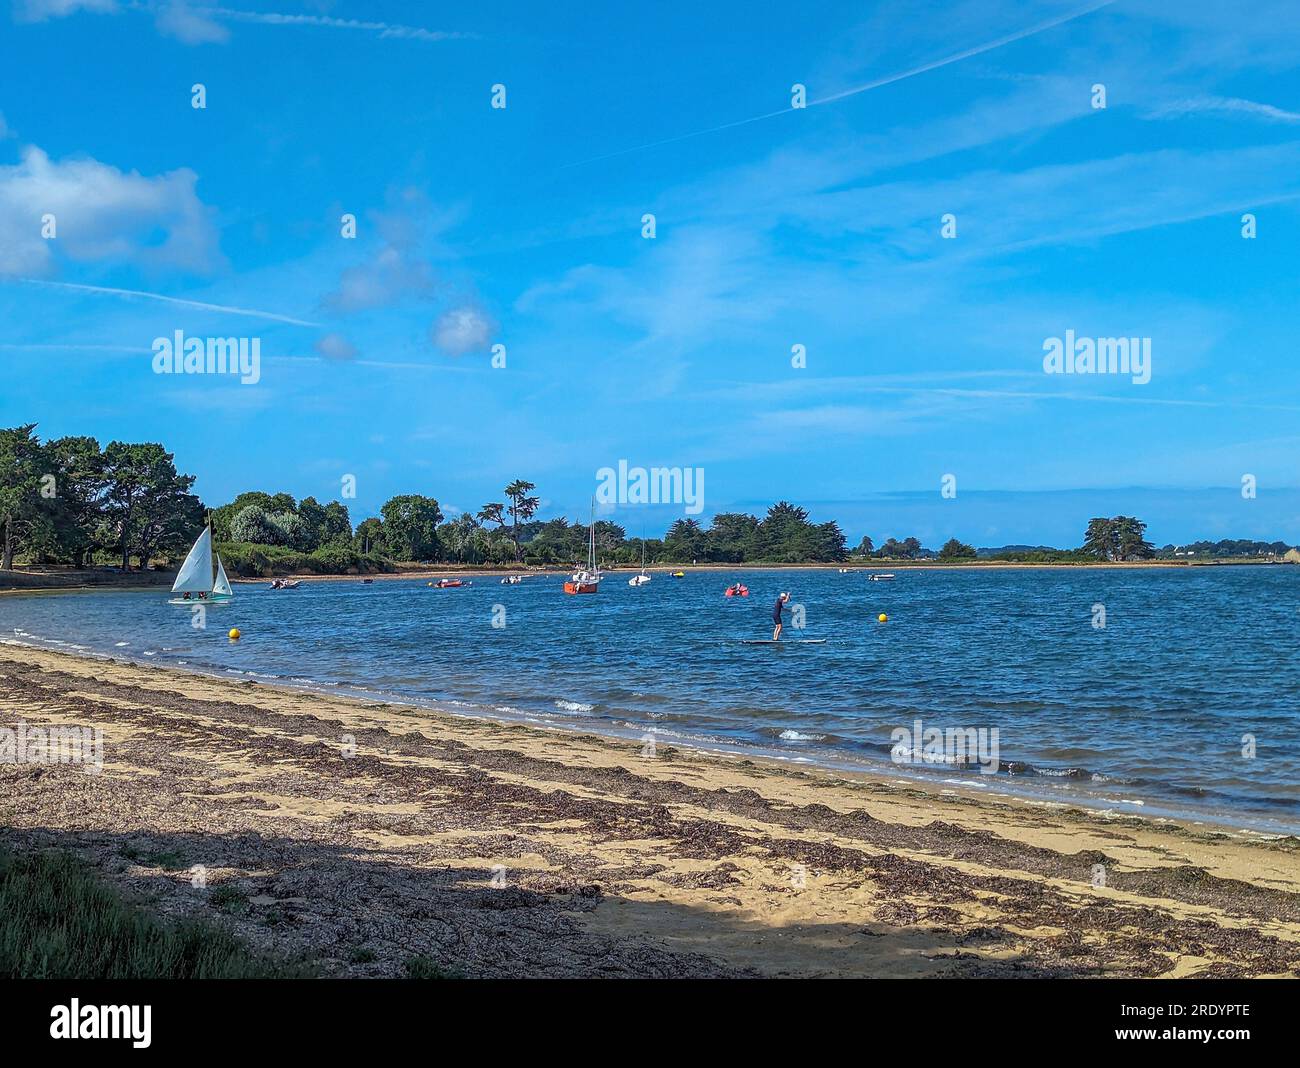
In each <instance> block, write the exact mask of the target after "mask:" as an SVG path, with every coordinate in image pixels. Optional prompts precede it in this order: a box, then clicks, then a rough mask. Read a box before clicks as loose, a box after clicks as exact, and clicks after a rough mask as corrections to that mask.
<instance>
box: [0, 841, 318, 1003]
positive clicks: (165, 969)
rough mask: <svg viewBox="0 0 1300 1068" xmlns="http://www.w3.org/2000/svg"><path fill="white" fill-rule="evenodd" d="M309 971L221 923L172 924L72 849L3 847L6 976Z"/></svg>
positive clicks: (0, 962) (0, 915) (0, 919)
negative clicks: (268, 954) (270, 955)
mask: <svg viewBox="0 0 1300 1068" xmlns="http://www.w3.org/2000/svg"><path fill="white" fill-rule="evenodd" d="M309 974H310V972H309V971H307V970H305V969H303V968H301V967H299V966H296V965H290V964H286V963H282V962H278V961H274V960H269V959H266V958H264V957H262V956H260V955H258V954H256V953H254V952H253V951H252V950H250V949H249V948H248V947H247V946H246V945H244V943H243V942H241V941H240V940H239V939H238V938H236V937H235V936H234V935H233V934H231V933H230V932H228V931H225V930H223V929H222V928H220V927H216V926H214V925H212V924H209V923H205V922H202V921H198V920H186V921H182V922H178V923H172V922H168V921H165V920H163V919H161V918H159V917H156V916H152V915H150V914H149V913H148V912H146V911H145V910H144V909H142V908H140V907H139V906H137V905H134V904H132V903H130V902H128V901H127V900H126V899H125V898H123V897H122V895H121V894H120V893H119V892H118V891H117V890H116V889H114V888H113V887H111V886H109V885H108V884H107V883H105V882H103V881H102V880H101V879H100V878H99V876H98V875H97V874H96V873H95V871H94V870H93V869H92V868H90V867H89V866H88V865H86V864H85V863H83V862H82V861H80V860H78V859H77V858H76V857H74V856H73V855H72V854H70V853H67V852H63V851H54V852H38V853H14V852H12V851H11V850H8V849H4V848H0V977H3V978H10V979H19V978H25V979H253V978H258V979H264V978H289V977H299V976H306V975H309Z"/></svg>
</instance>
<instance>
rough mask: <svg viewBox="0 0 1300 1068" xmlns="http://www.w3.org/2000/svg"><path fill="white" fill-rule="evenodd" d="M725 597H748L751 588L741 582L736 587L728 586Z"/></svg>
mask: <svg viewBox="0 0 1300 1068" xmlns="http://www.w3.org/2000/svg"><path fill="white" fill-rule="evenodd" d="M723 596H724V597H748V596H749V587H748V586H744V585H741V584H740V583H739V582H737V583H736V584H735V585H734V586H728V587H727V590H726V592H725V593H724V594H723Z"/></svg>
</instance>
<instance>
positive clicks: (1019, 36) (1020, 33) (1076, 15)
mask: <svg viewBox="0 0 1300 1068" xmlns="http://www.w3.org/2000/svg"><path fill="white" fill-rule="evenodd" d="M1113 3H1115V0H1101V3H1096V4H1091V5H1090V6H1088V7H1085V8H1081V9H1080V10H1078V11H1074V12H1071V13H1070V14H1068V15H1059V16H1057V17H1056V18H1054V19H1049V20H1048V21H1046V22H1040V23H1038V24H1037V25H1035V26H1030V27H1029V28H1028V29H1026V30H1017V31H1016V32H1015V33H1010V34H1007V36H1005V37H999V38H998V39H997V40H995V41H988V42H986V43H984V44H982V45H976V46H975V47H974V48H968V49H966V50H965V51H964V52H957V53H955V54H953V55H951V56H945V57H944V58H943V59H936V60H935V61H934V62H932V63H926V64H924V65H923V66H920V67H913V68H912V69H911V70H905V71H902V72H900V73H898V74H890V75H888V76H887V77H884V78H877V79H876V80H875V81H874V82H867V83H866V84H865V85H855V86H854V87H853V88H851V89H841V90H840V91H839V92H838V93H831V94H829V95H828V96H822V97H818V98H817V99H816V100H809V101H808V105H807V106H808V107H816V106H817V105H818V104H831V103H834V102H835V101H836V100H843V99H844V98H845V97H849V96H857V95H858V94H859V93H867V92H870V91H871V90H872V89H879V88H880V87H881V86H883V85H892V84H893V83H894V82H901V81H903V80H904V79H905V78H914V77H916V75H918V74H925V73H926V72H928V71H932V70H938V69H939V68H940V67H946V66H948V64H950V63H959V62H961V61H962V60H963V59H970V58H971V56H978V55H980V54H982V53H984V52H991V51H993V49H995V48H1001V47H1002V46H1003V45H1009V44H1012V43H1014V42H1016V41H1023V40H1024V39H1025V38H1026V37H1033V36H1034V34H1037V33H1043V32H1044V31H1045V30H1050V29H1052V28H1053V27H1054V26H1061V25H1064V24H1065V23H1067V22H1073V21H1074V20H1075V19H1080V18H1083V16H1084V15H1091V14H1092V13H1093V12H1094V11H1100V10H1101V9H1102V8H1103V7H1110V5H1111V4H1113ZM802 110H803V109H802V108H794V107H788V108H782V109H781V110H780V111H769V112H768V113H767V114H766V115H754V116H752V117H751V118H748V119H737V120H736V121H735V122H724V123H723V124H722V125H721V126H710V127H709V128H708V129H707V130H696V131H694V132H693V133H687V134H680V135H679V136H677V137H667V138H665V139H664V140H662V141H651V142H650V143H649V144H644V145H635V146H634V147H632V148H622V149H619V150H618V151H617V152H609V153H607V154H606V155H603V156H592V157H591V158H590V159H584V160H579V161H578V162H577V163H570V164H567V166H569V167H581V166H582V165H583V164H586V163H598V162H600V161H601V160H606V159H613V158H614V157H615V156H625V155H627V154H628V153H629V152H641V151H644V150H645V149H647V148H658V147H659V146H660V145H672V144H676V143H677V142H678V141H688V140H690V139H691V138H692V137H703V136H704V135H705V134H711V133H719V132H721V131H722V130H734V129H735V128H736V127H738V126H748V125H750V124H751V123H755V122H763V121H764V120H765V119H774V118H776V117H777V116H778V115H789V114H790V113H791V112H794V111H802Z"/></svg>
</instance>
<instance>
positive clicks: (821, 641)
mask: <svg viewBox="0 0 1300 1068" xmlns="http://www.w3.org/2000/svg"><path fill="white" fill-rule="evenodd" d="M740 644H741V645H825V644H826V639H825V638H787V639H786V640H785V641H775V642H774V641H773V640H772V639H771V638H742V639H741V640H740Z"/></svg>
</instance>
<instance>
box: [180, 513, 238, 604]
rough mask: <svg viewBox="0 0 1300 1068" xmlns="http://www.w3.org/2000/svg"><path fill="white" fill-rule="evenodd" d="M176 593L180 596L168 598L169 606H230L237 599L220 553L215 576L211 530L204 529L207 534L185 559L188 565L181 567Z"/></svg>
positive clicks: (208, 528)
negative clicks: (213, 571)
mask: <svg viewBox="0 0 1300 1068" xmlns="http://www.w3.org/2000/svg"><path fill="white" fill-rule="evenodd" d="M172 593H174V594H178V595H179V596H176V597H171V598H168V601H167V603H168V604H188V605H194V604H229V603H230V602H231V601H233V600H234V599H235V591H234V590H232V589H231V588H230V579H228V578H227V577H226V568H225V565H224V564H223V563H222V562H221V555H220V554H219V553H218V554H217V571H216V576H215V577H214V576H213V573H212V528H211V527H204V528H203V533H202V534H200V535H199V536H198V540H196V541H195V542H194V545H193V546H192V547H191V549H190V553H189V555H188V556H187V557H185V563H183V564H181V569H180V571H179V572H177V575H176V582H175V584H174V585H173V586H172Z"/></svg>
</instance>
